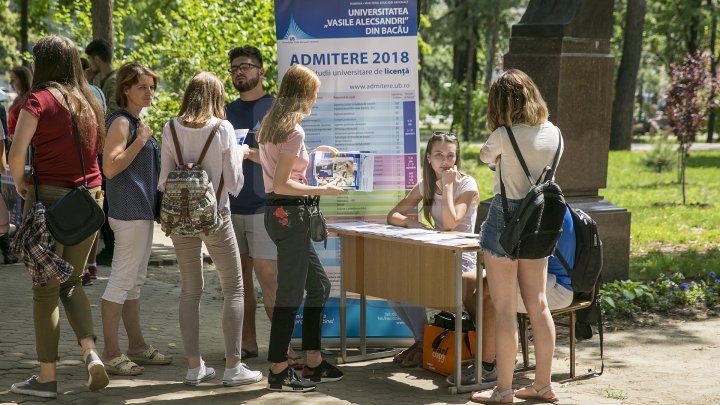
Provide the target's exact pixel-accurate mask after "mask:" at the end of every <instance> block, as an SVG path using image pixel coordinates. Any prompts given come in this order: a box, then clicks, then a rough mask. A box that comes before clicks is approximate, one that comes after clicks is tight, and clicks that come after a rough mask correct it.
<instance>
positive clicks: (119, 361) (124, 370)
mask: <svg viewBox="0 0 720 405" xmlns="http://www.w3.org/2000/svg"><path fill="white" fill-rule="evenodd" d="M105 371H106V372H107V373H108V374H114V375H130V376H132V375H140V374H142V373H143V371H145V369H144V368H142V367H140V366H138V365H137V364H135V363H134V362H133V361H132V360H130V359H129V358H128V357H127V356H126V355H124V354H121V355H119V356H118V357H115V358H114V359H112V360H108V361H106V362H105Z"/></svg>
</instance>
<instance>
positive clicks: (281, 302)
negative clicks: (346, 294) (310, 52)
mask: <svg viewBox="0 0 720 405" xmlns="http://www.w3.org/2000/svg"><path fill="white" fill-rule="evenodd" d="M319 89H320V79H319V78H318V77H317V75H316V74H315V72H313V71H312V70H310V69H308V68H307V67H305V66H302V65H295V66H292V67H291V68H290V69H288V71H287V72H286V73H285V75H284V76H283V78H282V82H281V83H280V91H279V94H278V98H277V100H275V103H274V104H273V106H272V107H271V108H270V110H269V111H268V112H267V114H266V115H265V118H263V120H262V124H261V125H260V130H259V132H258V143H259V144H260V162H261V164H262V170H263V181H264V183H265V193H266V194H267V208H266V210H265V228H267V231H268V234H269V235H270V238H271V239H272V240H273V242H274V243H275V245H276V246H277V252H278V255H277V256H278V276H277V279H278V287H277V294H276V298H275V309H274V312H273V316H272V322H271V327H270V347H269V349H268V361H270V362H272V365H271V366H270V374H269V375H268V385H267V388H268V389H269V390H271V391H294V392H305V391H311V390H314V389H315V383H321V382H329V381H338V380H340V379H341V378H342V376H343V374H342V372H341V371H340V370H338V369H337V368H336V367H334V366H333V365H331V364H330V363H328V362H326V361H325V360H323V359H322V355H321V353H320V334H321V332H322V312H323V309H324V307H325V301H327V298H328V296H329V295H330V280H329V279H328V277H327V274H325V269H323V267H322V264H320V259H318V255H317V253H315V249H314V248H313V245H312V242H311V240H310V227H309V222H310V212H309V210H308V206H307V205H306V203H307V201H308V198H307V197H308V196H309V195H338V194H341V193H343V190H342V189H341V188H340V187H337V186H336V184H337V183H336V182H332V183H330V184H327V185H325V186H321V187H313V186H309V185H307V184H305V183H306V180H305V170H306V169H307V166H308V163H309V156H308V153H307V149H306V148H305V131H303V129H302V127H301V126H300V122H301V121H302V120H303V119H304V118H305V117H307V116H308V115H310V111H311V110H312V106H313V104H314V103H315V99H316V98H317V92H318V90H319ZM324 148H327V147H324ZM305 291H306V292H307V297H306V299H305V309H304V312H303V328H302V348H303V350H305V351H306V355H307V358H306V360H305V366H304V367H303V370H302V375H303V377H304V378H303V379H300V378H299V377H298V376H297V374H296V373H295V371H294V370H293V368H292V367H289V366H288V356H287V353H288V347H289V345H290V338H291V336H292V331H293V327H294V326H295V316H296V315H297V311H298V308H299V306H300V302H301V301H302V299H303V293H304V292H305ZM308 380H310V381H308Z"/></svg>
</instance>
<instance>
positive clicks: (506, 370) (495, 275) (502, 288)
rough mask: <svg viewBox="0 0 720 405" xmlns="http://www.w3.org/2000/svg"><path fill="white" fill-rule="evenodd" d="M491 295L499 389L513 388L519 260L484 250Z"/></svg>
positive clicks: (516, 336)
mask: <svg viewBox="0 0 720 405" xmlns="http://www.w3.org/2000/svg"><path fill="white" fill-rule="evenodd" d="M484 258H485V266H486V269H487V282H488V286H489V287H490V288H489V290H490V296H491V297H492V301H493V303H494V304H495V305H494V307H495V353H496V357H497V370H498V379H497V389H498V390H499V391H500V392H503V391H505V390H508V389H511V388H512V379H513V369H514V364H515V357H516V355H517V341H518V331H517V292H516V289H517V271H518V262H517V261H512V260H509V259H506V258H499V257H495V256H493V255H492V254H490V253H485V254H484Z"/></svg>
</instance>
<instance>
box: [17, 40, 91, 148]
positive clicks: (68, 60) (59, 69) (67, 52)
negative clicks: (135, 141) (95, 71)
mask: <svg viewBox="0 0 720 405" xmlns="http://www.w3.org/2000/svg"><path fill="white" fill-rule="evenodd" d="M33 60H34V64H35V74H34V76H33V83H32V88H31V92H34V91H37V90H42V89H48V88H55V89H57V90H59V91H61V92H63V93H65V94H67V95H68V98H69V100H70V104H71V105H72V106H73V110H74V112H75V117H76V120H77V124H78V129H79V131H80V138H81V139H82V140H83V142H84V143H85V145H92V144H93V142H92V140H91V139H90V130H91V128H92V126H93V125H95V126H96V130H97V135H98V139H97V147H98V148H99V149H98V150H102V144H103V139H104V138H105V117H104V115H103V112H102V111H103V110H102V108H101V107H100V103H99V101H98V100H97V98H96V97H95V95H94V94H93V93H92V90H90V87H89V86H88V82H87V79H85V73H84V72H83V68H82V64H81V62H80V53H79V52H78V50H77V47H76V46H75V44H74V43H73V42H72V41H71V40H69V39H68V38H65V37H60V36H56V35H50V36H47V37H44V38H41V39H40V40H39V41H38V42H37V43H35V46H34V47H33ZM61 104H63V105H64V103H61Z"/></svg>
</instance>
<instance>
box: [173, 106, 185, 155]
mask: <svg viewBox="0 0 720 405" xmlns="http://www.w3.org/2000/svg"><path fill="white" fill-rule="evenodd" d="M170 133H172V139H173V145H175V157H176V158H177V161H178V164H179V165H180V166H185V162H184V161H183V158H182V153H180V141H178V136H177V132H176V131H175V118H173V119H171V120H170Z"/></svg>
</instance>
